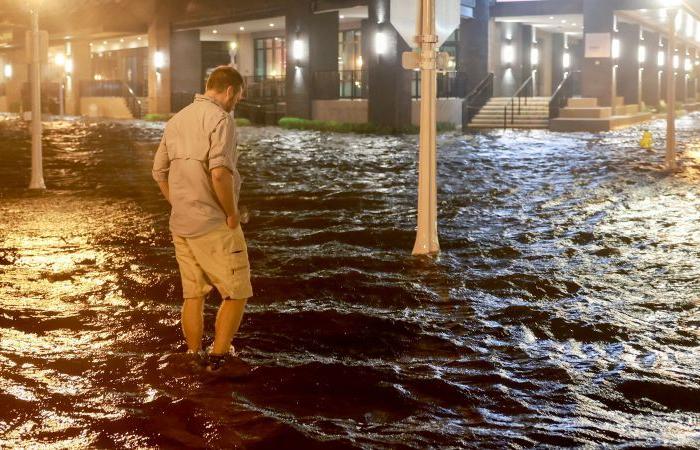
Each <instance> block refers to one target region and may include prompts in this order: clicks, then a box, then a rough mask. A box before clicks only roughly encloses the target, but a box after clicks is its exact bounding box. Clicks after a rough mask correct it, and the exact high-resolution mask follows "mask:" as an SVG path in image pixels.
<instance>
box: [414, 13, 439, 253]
mask: <svg viewBox="0 0 700 450" xmlns="http://www.w3.org/2000/svg"><path fill="white" fill-rule="evenodd" d="M416 40H417V43H418V44H419V45H420V57H419V58H420V59H419V64H420V66H419V67H420V70H421V109H420V155H419V158H418V160H419V161H418V233H417V235H416V243H415V246H414V247H413V254H414V255H428V254H436V253H439V252H440V243H439V241H438V230H437V180H436V178H437V144H436V135H437V118H436V110H437V52H436V50H435V47H436V44H437V42H438V37H437V33H436V26H435V0H421V14H420V35H419V36H417V39H416Z"/></svg>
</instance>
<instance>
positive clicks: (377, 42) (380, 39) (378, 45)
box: [374, 31, 389, 55]
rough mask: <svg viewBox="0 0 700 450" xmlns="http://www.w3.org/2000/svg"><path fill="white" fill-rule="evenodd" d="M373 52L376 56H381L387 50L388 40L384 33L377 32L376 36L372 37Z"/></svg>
mask: <svg viewBox="0 0 700 450" xmlns="http://www.w3.org/2000/svg"><path fill="white" fill-rule="evenodd" d="M374 50H375V51H376V52H377V55H383V54H384V53H386V52H387V51H388V50H389V38H388V37H387V35H386V33H384V32H381V31H377V34H375V35H374Z"/></svg>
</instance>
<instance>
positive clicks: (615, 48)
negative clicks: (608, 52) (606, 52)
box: [612, 39, 620, 59]
mask: <svg viewBox="0 0 700 450" xmlns="http://www.w3.org/2000/svg"><path fill="white" fill-rule="evenodd" d="M612 57H613V58H614V59H618V58H619V57H620V40H619V39H613V41H612Z"/></svg>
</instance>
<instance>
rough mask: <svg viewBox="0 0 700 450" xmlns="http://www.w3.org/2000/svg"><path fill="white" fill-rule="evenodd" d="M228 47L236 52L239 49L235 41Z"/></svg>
mask: <svg viewBox="0 0 700 450" xmlns="http://www.w3.org/2000/svg"><path fill="white" fill-rule="evenodd" d="M228 47H229V48H230V49H231V50H235V49H237V48H238V42H236V41H233V42H231V43H230V44H228Z"/></svg>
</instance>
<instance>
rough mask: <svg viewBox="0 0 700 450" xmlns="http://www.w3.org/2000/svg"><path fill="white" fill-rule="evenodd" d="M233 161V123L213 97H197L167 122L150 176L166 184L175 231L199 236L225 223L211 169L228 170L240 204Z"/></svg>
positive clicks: (234, 144) (182, 234)
mask: <svg viewBox="0 0 700 450" xmlns="http://www.w3.org/2000/svg"><path fill="white" fill-rule="evenodd" d="M237 162H238V151H237V149H236V126H235V122H234V120H233V118H232V117H231V115H230V114H229V113H227V112H226V111H224V110H223V109H222V108H221V107H220V106H219V105H218V104H217V103H216V102H215V101H214V100H213V99H211V98H209V97H207V96H204V95H197V96H196V97H195V100H194V102H193V103H192V104H190V105H189V106H187V107H186V108H184V109H183V110H182V111H180V112H179V113H177V114H176V115H175V116H174V117H173V118H172V119H170V121H168V124H167V125H166V127H165V133H163V138H162V140H161V142H160V146H159V147H158V151H157V152H156V155H155V160H154V162H153V178H154V179H155V180H156V181H168V186H169V189H170V203H171V205H172V213H171V215H170V230H171V231H172V232H173V233H175V234H176V235H178V236H182V237H197V236H202V235H205V234H207V233H209V232H210V231H212V230H214V229H215V228H216V227H218V226H221V223H222V222H223V223H225V222H226V213H225V212H224V210H223V208H222V206H221V205H220V203H219V201H218V199H217V197H216V192H215V191H214V186H213V184H212V179H211V171H212V170H213V169H215V168H217V167H225V168H227V169H228V170H230V171H231V173H232V174H233V181H234V183H233V185H234V197H233V198H234V201H235V202H238V197H239V193H240V186H241V177H240V175H239V173H238V170H237V168H236V165H237Z"/></svg>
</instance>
